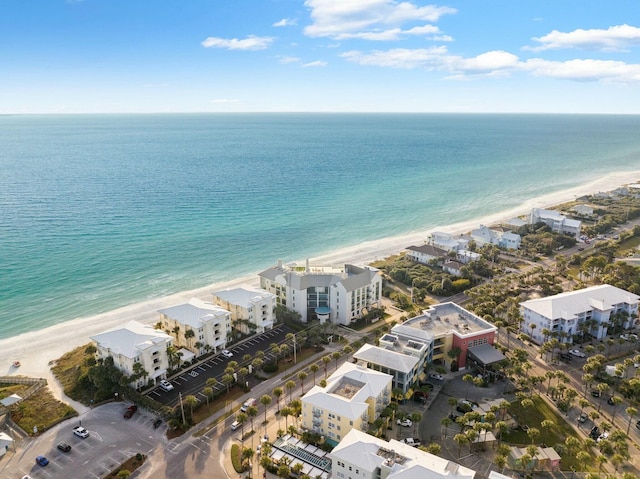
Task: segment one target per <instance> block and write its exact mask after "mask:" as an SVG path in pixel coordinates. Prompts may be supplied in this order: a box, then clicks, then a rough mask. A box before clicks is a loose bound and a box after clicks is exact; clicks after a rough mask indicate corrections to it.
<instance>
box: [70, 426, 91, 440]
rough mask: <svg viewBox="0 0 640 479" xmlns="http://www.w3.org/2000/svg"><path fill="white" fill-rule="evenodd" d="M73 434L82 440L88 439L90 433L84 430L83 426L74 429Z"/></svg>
mask: <svg viewBox="0 0 640 479" xmlns="http://www.w3.org/2000/svg"><path fill="white" fill-rule="evenodd" d="M73 433H74V434H75V435H76V436H78V437H81V438H82V439H85V438H87V437H89V431H87V430H86V429H85V428H83V427H82V426H76V427H74V428H73Z"/></svg>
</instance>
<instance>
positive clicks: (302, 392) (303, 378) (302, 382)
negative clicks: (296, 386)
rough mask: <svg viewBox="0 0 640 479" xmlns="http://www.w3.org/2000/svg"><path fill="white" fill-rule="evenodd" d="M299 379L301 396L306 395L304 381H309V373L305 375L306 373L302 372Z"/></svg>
mask: <svg viewBox="0 0 640 479" xmlns="http://www.w3.org/2000/svg"><path fill="white" fill-rule="evenodd" d="M298 379H299V380H300V388H301V392H300V394H301V395H302V394H304V380H305V379H307V373H305V372H304V371H300V372H299V373H298Z"/></svg>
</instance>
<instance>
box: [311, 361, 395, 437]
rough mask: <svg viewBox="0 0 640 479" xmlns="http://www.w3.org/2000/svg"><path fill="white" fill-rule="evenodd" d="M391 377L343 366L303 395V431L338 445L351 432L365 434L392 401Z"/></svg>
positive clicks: (347, 365) (346, 365) (351, 365)
mask: <svg viewBox="0 0 640 479" xmlns="http://www.w3.org/2000/svg"><path fill="white" fill-rule="evenodd" d="M391 379H392V378H391V376H390V375H388V374H384V373H381V372H378V371H372V370H371V369H367V368H365V367H362V366H359V365H356V364H353V363H348V362H347V363H344V364H343V365H342V366H340V368H338V370H337V371H336V372H335V373H333V374H332V375H331V376H329V378H327V385H326V387H322V386H319V385H316V386H313V387H312V388H311V389H310V390H309V391H308V392H307V393H306V394H305V395H304V396H302V399H301V401H302V428H303V429H306V430H308V431H313V432H317V433H319V434H322V435H323V436H325V438H326V440H327V441H329V442H330V443H333V444H336V443H338V442H340V441H341V440H342V439H343V438H344V437H345V435H346V434H347V433H348V432H349V431H350V430H352V429H360V430H362V431H366V430H367V429H368V428H369V424H371V423H373V422H374V421H375V420H376V419H377V418H378V417H379V416H380V413H381V412H382V410H383V409H384V408H385V407H386V406H387V405H388V404H389V402H390V400H391Z"/></svg>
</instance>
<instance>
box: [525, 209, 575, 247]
mask: <svg viewBox="0 0 640 479" xmlns="http://www.w3.org/2000/svg"><path fill="white" fill-rule="evenodd" d="M537 223H544V224H546V225H547V226H548V227H549V228H551V230H552V231H554V232H555V233H561V234H566V235H569V236H573V237H574V238H576V239H578V238H579V237H580V227H581V225H582V222H581V221H579V220H574V219H570V218H567V217H566V216H564V215H562V214H561V213H558V212H557V211H553V210H544V209H540V208H533V209H532V210H531V213H530V215H529V224H530V225H535V224H537Z"/></svg>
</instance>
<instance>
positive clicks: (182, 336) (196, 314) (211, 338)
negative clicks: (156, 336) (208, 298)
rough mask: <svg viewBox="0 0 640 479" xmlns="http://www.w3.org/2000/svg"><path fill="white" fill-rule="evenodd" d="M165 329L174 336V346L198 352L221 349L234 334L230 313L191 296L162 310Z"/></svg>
mask: <svg viewBox="0 0 640 479" xmlns="http://www.w3.org/2000/svg"><path fill="white" fill-rule="evenodd" d="M159 313H160V322H161V323H162V329H163V330H164V331H166V332H167V333H168V334H171V335H172V336H173V338H174V346H176V347H182V348H186V349H188V350H189V351H191V352H193V353H194V354H195V355H196V356H201V355H203V354H205V353H207V352H209V351H214V352H219V351H221V350H222V349H224V348H225V347H226V345H227V342H228V341H230V338H231V313H230V312H229V311H227V310H226V309H223V308H221V307H219V306H216V305H214V304H211V303H207V302H205V301H202V300H200V299H196V298H192V299H191V300H190V301H189V302H188V303H184V304H179V305H177V306H171V307H169V308H164V309H161V310H159Z"/></svg>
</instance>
